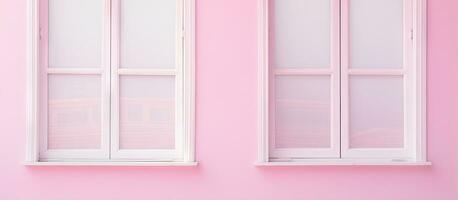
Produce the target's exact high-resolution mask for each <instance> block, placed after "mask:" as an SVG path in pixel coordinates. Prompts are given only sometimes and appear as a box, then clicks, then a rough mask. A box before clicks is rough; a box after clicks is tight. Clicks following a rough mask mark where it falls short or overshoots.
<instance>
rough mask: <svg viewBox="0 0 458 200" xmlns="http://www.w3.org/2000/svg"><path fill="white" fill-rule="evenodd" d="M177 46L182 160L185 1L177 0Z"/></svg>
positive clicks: (178, 153) (177, 122) (178, 146)
mask: <svg viewBox="0 0 458 200" xmlns="http://www.w3.org/2000/svg"><path fill="white" fill-rule="evenodd" d="M176 1H177V3H176V5H177V8H176V40H175V42H176V44H175V51H176V53H175V56H176V57H175V65H176V66H175V69H176V71H177V74H176V75H175V150H174V151H175V156H174V157H175V159H178V160H182V159H183V158H184V151H183V146H184V143H183V142H184V141H183V139H184V127H183V125H184V119H183V117H184V96H183V95H184V81H183V71H184V69H183V68H184V62H183V57H184V47H183V45H184V39H185V37H184V36H185V27H184V18H183V17H184V2H183V1H184V0H176Z"/></svg>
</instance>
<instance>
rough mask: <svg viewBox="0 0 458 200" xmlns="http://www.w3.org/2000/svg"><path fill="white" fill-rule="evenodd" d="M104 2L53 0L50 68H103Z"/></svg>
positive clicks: (50, 8) (50, 28)
mask: <svg viewBox="0 0 458 200" xmlns="http://www.w3.org/2000/svg"><path fill="white" fill-rule="evenodd" d="M103 18H104V0H77V1H75V0H49V66H50V67H86V68H87V67H100V66H101V65H102V46H103V43H102V38H103V37H102V36H103V27H104V22H103V20H104V19H103Z"/></svg>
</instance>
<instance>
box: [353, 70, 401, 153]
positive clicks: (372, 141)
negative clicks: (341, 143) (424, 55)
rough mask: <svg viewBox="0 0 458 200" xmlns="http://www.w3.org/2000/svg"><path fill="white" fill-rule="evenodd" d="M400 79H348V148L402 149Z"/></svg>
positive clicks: (395, 77)
mask: <svg viewBox="0 0 458 200" xmlns="http://www.w3.org/2000/svg"><path fill="white" fill-rule="evenodd" d="M403 101H404V92H403V78H402V76H353V77H351V78H350V148H402V147H403V146H404V110H403V109H404V106H403V105H404V103H403Z"/></svg>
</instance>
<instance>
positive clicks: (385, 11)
mask: <svg viewBox="0 0 458 200" xmlns="http://www.w3.org/2000/svg"><path fill="white" fill-rule="evenodd" d="M403 2H404V0H350V11H349V12H350V22H349V23H350V66H351V67H353V68H401V67H402V65H403V22H404V20H403Z"/></svg>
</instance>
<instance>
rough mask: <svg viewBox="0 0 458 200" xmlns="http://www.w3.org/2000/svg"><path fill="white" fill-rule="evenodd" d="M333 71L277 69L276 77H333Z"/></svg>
mask: <svg viewBox="0 0 458 200" xmlns="http://www.w3.org/2000/svg"><path fill="white" fill-rule="evenodd" d="M334 73H336V72H335V70H332V69H275V75H331V74H334Z"/></svg>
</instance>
